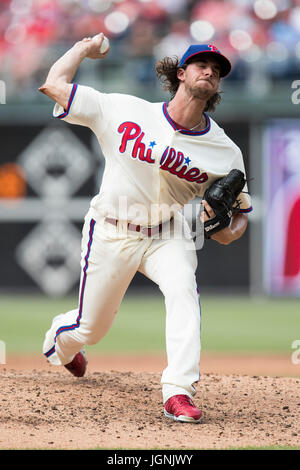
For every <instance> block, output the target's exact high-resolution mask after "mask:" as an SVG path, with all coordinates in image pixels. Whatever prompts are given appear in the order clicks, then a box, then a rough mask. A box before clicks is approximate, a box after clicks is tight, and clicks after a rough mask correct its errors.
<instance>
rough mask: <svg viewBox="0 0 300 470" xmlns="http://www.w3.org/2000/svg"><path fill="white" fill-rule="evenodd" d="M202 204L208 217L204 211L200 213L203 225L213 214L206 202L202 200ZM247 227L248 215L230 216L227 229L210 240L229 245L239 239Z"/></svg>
mask: <svg viewBox="0 0 300 470" xmlns="http://www.w3.org/2000/svg"><path fill="white" fill-rule="evenodd" d="M202 203H203V206H204V207H205V209H206V211H207V213H208V215H209V217H208V216H207V214H206V213H205V211H203V212H202V214H201V221H202V222H203V223H204V222H206V221H207V220H209V219H212V218H213V217H214V216H215V213H214V211H213V209H212V208H211V207H210V205H209V204H208V203H207V201H205V200H203V201H202ZM247 225H248V214H244V213H242V212H238V213H237V214H234V215H233V216H232V218H231V222H230V225H229V226H228V227H225V228H224V229H223V230H220V231H219V232H217V233H215V234H213V235H211V238H212V239H213V240H215V241H216V242H218V243H220V244H221V245H229V244H230V243H231V242H233V241H235V240H238V239H239V238H241V236H242V235H243V234H244V233H245V231H246V228H247Z"/></svg>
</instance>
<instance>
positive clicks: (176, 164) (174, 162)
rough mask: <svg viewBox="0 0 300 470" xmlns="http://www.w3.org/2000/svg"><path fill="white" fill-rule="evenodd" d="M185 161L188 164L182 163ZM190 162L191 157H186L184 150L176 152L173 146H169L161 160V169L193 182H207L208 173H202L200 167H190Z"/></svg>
mask: <svg viewBox="0 0 300 470" xmlns="http://www.w3.org/2000/svg"><path fill="white" fill-rule="evenodd" d="M183 162H185V163H187V164H186V165H182V164H183ZM189 162H190V159H189V158H188V157H187V158H185V156H184V154H183V153H182V152H176V150H175V149H174V148H173V147H170V148H169V147H167V148H166V150H165V151H164V153H163V155H162V157H161V160H160V169H161V170H166V171H168V172H169V173H171V174H172V175H175V176H177V177H178V178H182V179H185V180H187V181H190V182H191V183H205V181H207V179H208V176H207V174H206V173H201V171H200V170H199V168H190V169H188V164H189ZM181 165H182V166H181Z"/></svg>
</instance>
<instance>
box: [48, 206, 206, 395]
mask: <svg viewBox="0 0 300 470" xmlns="http://www.w3.org/2000/svg"><path fill="white" fill-rule="evenodd" d="M93 215H94V214H93V210H90V211H89V212H88V214H87V215H86V217H85V223H84V227H83V236H82V256H81V267H82V274H81V282H80V291H79V303H78V308H76V309H75V310H71V311H69V312H67V313H65V314H61V315H58V316H56V317H55V318H54V320H53V322H52V326H51V328H50V329H49V331H48V332H47V333H46V337H45V341H44V345H43V353H44V354H45V355H46V357H47V358H48V360H49V361H50V362H51V363H52V364H54V365H62V364H68V363H69V362H71V361H72V359H73V357H74V356H75V354H76V353H77V352H78V351H80V349H82V348H83V346H84V345H86V344H87V345H92V344H96V343H97V342H98V341H99V340H100V339H101V338H103V337H104V336H105V334H106V333H107V332H108V331H109V329H110V327H111V326H112V324H113V321H114V319H115V316H116V313H117V311H118V309H119V306H120V304H121V301H122V299H123V296H124V294H125V292H126V290H127V288H128V286H129V284H130V282H131V280H132V278H133V277H134V275H135V273H136V272H137V271H140V272H141V273H143V274H144V275H145V276H147V277H148V278H149V279H151V280H152V281H154V282H155V283H156V284H158V286H159V288H160V290H161V291H162V293H163V295H164V298H165V305H166V349H167V361H168V365H167V367H166V369H165V370H164V371H163V374H162V378H161V383H162V386H163V387H162V392H163V402H164V403H165V402H166V401H167V400H168V399H169V398H170V397H171V396H173V395H177V394H186V395H189V396H190V397H192V396H193V395H194V394H195V389H194V387H193V384H194V383H195V382H197V381H198V380H199V377H200V375H199V361H200V327H201V318H200V304H199V296H198V292H197V285H196V279H195V270H196V266H197V257H196V252H195V249H194V242H193V240H192V239H191V238H190V237H187V236H186V237H184V238H182V237H181V238H178V237H174V236H171V237H168V239H161V238H149V237H147V236H143V235H140V234H139V233H137V232H131V231H128V232H127V233H126V232H125V233H123V234H122V233H120V230H119V228H117V227H115V226H113V225H110V224H109V223H107V222H105V221H104V219H100V220H99V216H97V222H96V221H95V219H94V218H93ZM176 223H180V224H181V225H182V224H186V222H185V221H184V219H183V217H182V216H181V215H178V217H177V216H176ZM186 225H187V224H186ZM141 328H142V324H141Z"/></svg>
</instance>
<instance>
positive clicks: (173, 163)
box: [118, 121, 208, 183]
mask: <svg viewBox="0 0 300 470" xmlns="http://www.w3.org/2000/svg"><path fill="white" fill-rule="evenodd" d="M118 132H119V133H120V134H123V136H122V140H121V145H120V147H119V151H120V153H125V151H126V149H127V144H128V143H129V142H131V141H134V145H133V148H132V151H131V157H132V158H138V159H139V160H140V161H142V162H147V163H155V159H154V158H153V157H152V148H153V145H156V144H155V142H150V146H151V144H153V145H152V148H148V149H147V150H146V145H145V144H144V142H143V138H144V136H145V132H142V129H141V127H140V126H139V125H138V124H136V123H135V122H130V121H126V122H123V123H122V124H120V126H119V127H118ZM190 162H191V160H190V159H189V157H185V155H184V154H183V153H182V152H180V151H178V152H177V151H176V150H175V149H174V148H173V147H170V148H169V147H167V148H166V149H165V151H164V152H163V154H162V157H161V159H160V169H161V170H165V171H168V172H169V173H171V174H172V175H175V176H177V177H178V178H181V179H185V180H186V181H190V182H191V183H205V181H207V179H208V177H207V174H206V173H201V171H200V170H199V168H188V165H189V164H190Z"/></svg>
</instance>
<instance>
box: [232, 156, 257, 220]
mask: <svg viewBox="0 0 300 470" xmlns="http://www.w3.org/2000/svg"><path fill="white" fill-rule="evenodd" d="M233 169H237V170H240V171H242V172H243V173H244V175H245V178H246V179H247V175H246V171H245V165H244V160H243V155H242V152H241V151H240V150H239V151H238V153H237V156H236V158H235V160H234V161H233V163H232V167H231V170H233ZM237 200H238V201H240V210H239V212H241V213H248V212H251V211H252V210H253V207H252V202H251V196H250V194H249V193H248V185H247V183H246V184H245V186H244V188H243V191H242V192H241V193H240V194H239V196H238V197H237Z"/></svg>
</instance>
